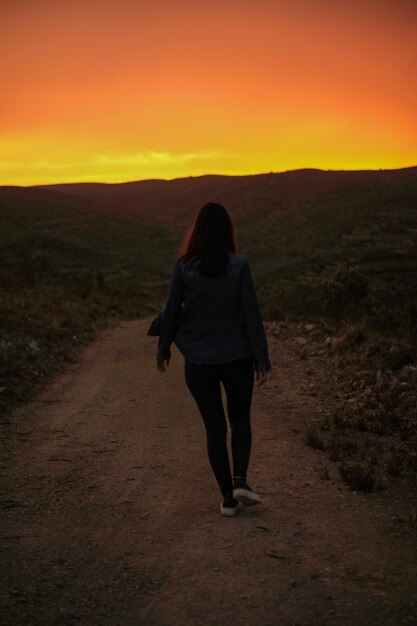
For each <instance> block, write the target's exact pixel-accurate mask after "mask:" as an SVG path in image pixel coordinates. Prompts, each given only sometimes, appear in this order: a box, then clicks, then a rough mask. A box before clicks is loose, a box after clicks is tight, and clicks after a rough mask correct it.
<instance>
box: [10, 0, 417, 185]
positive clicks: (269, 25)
mask: <svg viewBox="0 0 417 626" xmlns="http://www.w3.org/2000/svg"><path fill="white" fill-rule="evenodd" d="M416 67H417V3H416V2H414V1H413V0H410V1H408V0H407V1H406V0H394V1H391V2H388V1H385V0H374V1H370V0H346V1H345V0H257V1H255V0H239V1H238V2H237V1H235V0H222V1H221V2H220V1H218V0H210V2H208V1H207V2H199V1H198V0H179V1H176V0H171V1H169V0H152V1H148V0H117V1H116V0H0V84H1V98H0V184H3V185H6V184H18V185H30V184H42V183H52V182H69V181H103V182H121V181H127V180H139V179H144V178H175V177H179V176H190V175H192V176H197V175H200V174H207V173H217V174H251V173H259V172H270V171H275V172H278V171H283V170H288V169H296V168H302V167H318V168H323V169H365V168H372V169H376V168H396V167H405V166H410V165H417V80H416Z"/></svg>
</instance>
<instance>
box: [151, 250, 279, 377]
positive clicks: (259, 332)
mask: <svg viewBox="0 0 417 626" xmlns="http://www.w3.org/2000/svg"><path fill="white" fill-rule="evenodd" d="M198 265H199V264H198V262H193V260H192V259H180V260H179V261H177V263H176V266H175V268H174V271H173V274H172V280H171V287H170V293H169V296H168V299H167V307H166V310H165V313H164V324H163V329H162V332H161V337H160V341H159V352H160V353H161V354H163V353H164V351H165V353H166V351H167V349H168V347H169V346H168V342H169V340H170V339H171V340H173V341H174V342H175V344H176V346H177V347H178V349H179V350H180V352H181V353H182V354H183V355H184V356H185V357H186V358H187V359H188V360H190V361H193V362H194V363H221V362H226V361H230V360H233V359H238V358H243V357H250V356H252V357H253V359H254V361H255V365H256V364H257V363H258V362H260V363H261V364H262V366H263V367H264V368H265V369H266V370H268V369H270V363H269V359H268V348H267V345H266V339H265V334H264V329H263V324H262V320H261V316H260V312H259V307H258V303H257V299H256V294H255V288H254V285H253V281H252V275H251V272H250V269H249V265H248V262H247V260H246V258H245V257H244V256H242V255H241V254H237V253H235V252H229V254H228V265H227V271H226V274H225V275H221V276H217V277H208V276H206V275H204V274H203V273H201V272H200V271H199V269H198Z"/></svg>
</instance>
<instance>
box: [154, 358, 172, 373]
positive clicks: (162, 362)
mask: <svg viewBox="0 0 417 626" xmlns="http://www.w3.org/2000/svg"><path fill="white" fill-rule="evenodd" d="M169 361H170V359H164V357H162V356H158V357H157V358H156V367H157V368H158V369H159V371H160V372H161V374H163V373H164V372H165V367H168V366H169Z"/></svg>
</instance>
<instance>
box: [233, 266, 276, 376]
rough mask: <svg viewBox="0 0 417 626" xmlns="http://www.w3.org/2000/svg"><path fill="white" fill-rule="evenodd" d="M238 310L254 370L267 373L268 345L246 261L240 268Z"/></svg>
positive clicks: (269, 366) (268, 365)
mask: <svg viewBox="0 0 417 626" xmlns="http://www.w3.org/2000/svg"><path fill="white" fill-rule="evenodd" d="M240 309H241V314H242V320H243V323H244V326H245V330H246V333H247V338H248V341H249V344H250V347H251V349H252V352H253V354H254V356H255V369H256V370H257V371H258V370H259V369H263V370H265V371H267V372H268V371H269V370H270V369H271V363H270V361H269V354H268V343H267V340H266V335H265V329H264V325H263V322H262V317H261V312H260V310H259V305H258V299H257V297H256V291H255V285H254V284H253V278H252V273H251V271H250V267H249V264H248V262H247V260H246V259H245V260H244V264H243V268H242V280H241V284H240Z"/></svg>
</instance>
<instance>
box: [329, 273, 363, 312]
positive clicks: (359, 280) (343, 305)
mask: <svg viewBox="0 0 417 626" xmlns="http://www.w3.org/2000/svg"><path fill="white" fill-rule="evenodd" d="M368 287H369V282H368V279H367V278H366V277H365V276H364V275H363V274H362V273H361V272H360V270H359V269H358V268H355V267H348V266H344V265H338V266H337V267H336V269H335V270H334V272H333V274H332V275H331V276H330V277H329V278H326V279H324V280H323V281H322V284H321V289H322V297H323V306H324V309H325V312H327V313H330V314H331V315H334V316H335V317H340V316H341V315H342V314H343V313H345V312H346V310H347V309H349V308H351V307H357V306H358V305H359V303H360V302H362V300H363V299H364V298H366V296H367V295H368Z"/></svg>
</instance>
